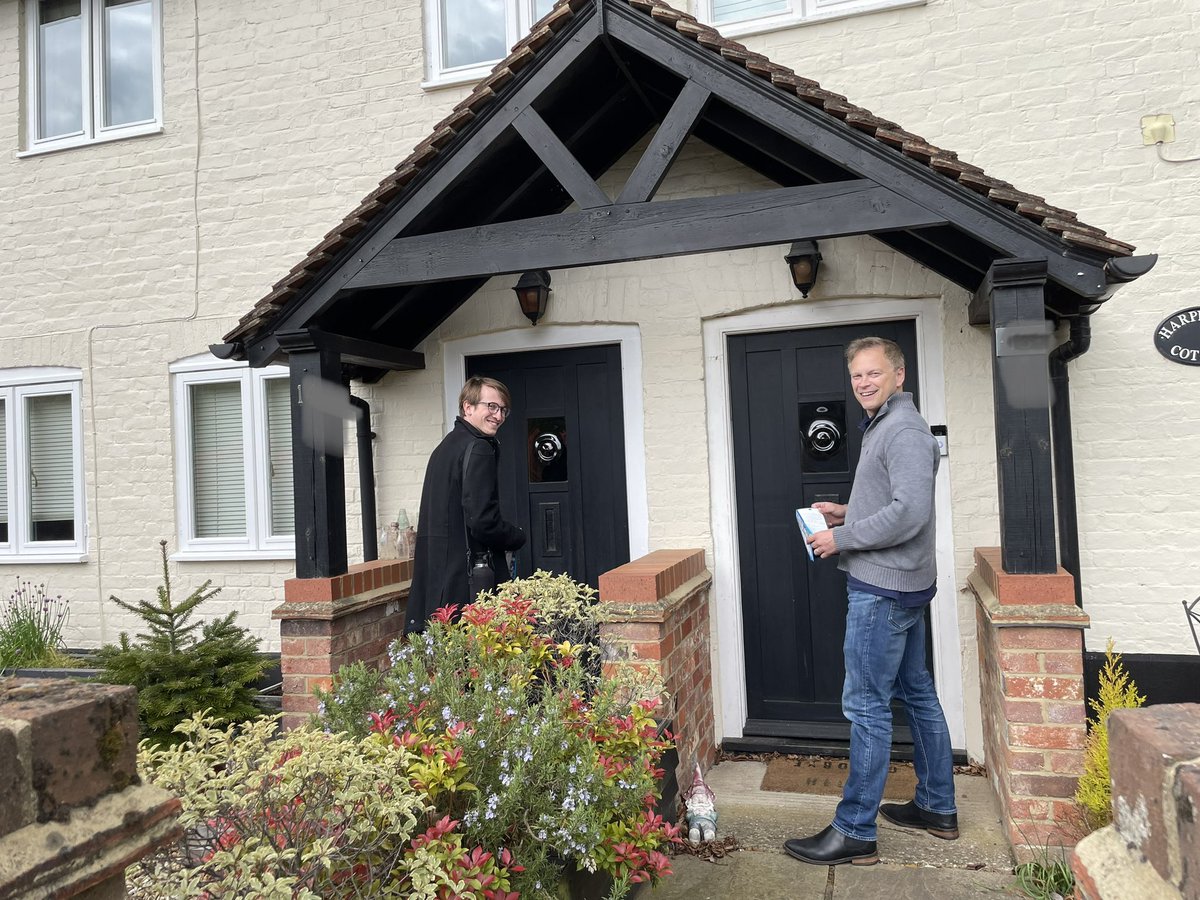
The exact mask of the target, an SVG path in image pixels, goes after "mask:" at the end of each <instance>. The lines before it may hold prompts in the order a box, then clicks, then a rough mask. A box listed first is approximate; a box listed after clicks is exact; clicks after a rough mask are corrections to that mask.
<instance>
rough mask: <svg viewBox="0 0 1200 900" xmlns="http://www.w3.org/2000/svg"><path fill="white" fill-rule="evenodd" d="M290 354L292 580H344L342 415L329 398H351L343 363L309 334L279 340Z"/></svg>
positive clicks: (346, 401) (284, 336)
mask: <svg viewBox="0 0 1200 900" xmlns="http://www.w3.org/2000/svg"><path fill="white" fill-rule="evenodd" d="M280 339H281V342H282V343H283V344H284V345H286V349H287V351H288V369H289V375H290V393H291V412H292V497H293V501H294V503H295V517H296V577H297V578H329V577H332V576H334V575H344V574H345V573H346V571H347V568H348V558H347V553H346V479H345V460H344V457H345V447H344V444H343V437H342V435H343V431H342V423H343V420H342V418H341V416H339V415H337V414H336V412H334V411H333V409H331V406H333V405H334V404H331V403H330V402H329V401H330V399H331V398H334V399H335V403H336V400H337V399H340V397H341V395H345V405H346V406H347V407H349V404H350V396H349V391H348V390H347V388H346V386H345V385H344V384H343V383H342V361H341V358H340V357H339V355H338V354H337V353H336V352H334V351H331V350H322V349H318V348H317V347H316V346H315V345H314V344H313V342H312V339H311V336H310V335H308V334H307V333H303V332H301V333H296V332H293V333H290V334H287V335H281V336H280Z"/></svg>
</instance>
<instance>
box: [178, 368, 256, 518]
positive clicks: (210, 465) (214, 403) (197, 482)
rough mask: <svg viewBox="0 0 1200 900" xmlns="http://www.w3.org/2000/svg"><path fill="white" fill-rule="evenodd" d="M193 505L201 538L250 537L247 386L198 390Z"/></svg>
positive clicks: (220, 385) (231, 384)
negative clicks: (245, 451)
mask: <svg viewBox="0 0 1200 900" xmlns="http://www.w3.org/2000/svg"><path fill="white" fill-rule="evenodd" d="M190 391H191V408H192V505H193V510H194V522H193V526H194V528H195V535H196V537H202V538H203V537H241V536H244V535H245V534H246V472H245V465H244V458H243V454H242V386H241V383H240V382H236V381H228V382H218V383H215V384H193V385H192V386H191V388H190Z"/></svg>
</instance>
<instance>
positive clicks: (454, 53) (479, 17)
mask: <svg viewBox="0 0 1200 900" xmlns="http://www.w3.org/2000/svg"><path fill="white" fill-rule="evenodd" d="M441 4H442V65H443V66H444V67H445V68H447V69H453V68H456V67H458V66H469V65H472V64H474V63H481V62H489V61H491V60H493V59H501V58H502V57H503V56H504V55H505V44H506V43H507V42H506V40H505V33H504V0H441Z"/></svg>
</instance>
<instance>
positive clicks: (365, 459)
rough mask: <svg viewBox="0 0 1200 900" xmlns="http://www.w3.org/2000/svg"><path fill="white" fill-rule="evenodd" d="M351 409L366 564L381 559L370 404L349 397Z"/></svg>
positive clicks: (364, 560) (359, 398)
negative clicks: (355, 413) (376, 531)
mask: <svg viewBox="0 0 1200 900" xmlns="http://www.w3.org/2000/svg"><path fill="white" fill-rule="evenodd" d="M350 403H351V405H352V406H353V407H354V408H355V409H356V410H358V415H357V416H356V417H355V422H354V425H355V428H354V430H355V436H356V437H357V438H358V492H359V494H361V495H362V539H363V562H368V561H370V560H372V559H379V542H378V536H377V535H376V534H375V524H376V523H375V457H374V455H373V454H372V452H371V441H372V439H373V438H374V437H375V433H374V432H373V431H371V404H369V403H368V402H367V401H366V400H364V399H363V398H362V397H355V396H354V395H353V394H351V395H350Z"/></svg>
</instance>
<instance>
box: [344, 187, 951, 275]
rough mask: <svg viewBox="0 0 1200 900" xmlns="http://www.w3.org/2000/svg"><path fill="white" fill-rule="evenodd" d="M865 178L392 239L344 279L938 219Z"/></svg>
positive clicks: (754, 243)
mask: <svg viewBox="0 0 1200 900" xmlns="http://www.w3.org/2000/svg"><path fill="white" fill-rule="evenodd" d="M943 223H944V220H943V219H942V218H941V217H940V216H938V215H937V214H936V213H931V212H930V211H929V210H927V209H925V208H923V207H921V206H919V205H917V204H915V203H912V202H910V201H908V200H906V199H904V198H903V197H900V196H898V195H896V194H894V193H892V192H891V191H889V190H888V189H887V188H883V187H879V186H878V185H875V184H872V183H870V182H868V181H861V180H855V181H844V182H837V183H835V184H815V185H806V186H803V187H793V188H778V189H776V190H770V191H752V192H747V193H743V194H733V195H728V196H719V197H695V198H688V199H684V200H664V201H660V202H657V203H627V204H615V205H613V206H607V207H603V208H601V209H594V210H590V211H584V212H566V213H560V214H558V215H555V216H539V217H537V218H533V219H525V220H523V221H517V222H501V223H497V224H494V225H480V226H476V227H472V228H462V229H458V230H454V231H443V232H439V233H437V234H426V235H416V236H413V237H406V238H397V239H396V240H394V241H392V242H391V244H389V245H388V246H387V247H386V248H384V249H383V250H381V251H380V252H379V254H378V255H376V257H375V258H374V259H373V260H372V261H371V262H370V263H368V264H366V265H365V266H363V267H362V268H361V269H360V270H359V272H358V274H357V275H355V276H354V278H353V279H351V280H350V282H349V283H348V284H347V287H349V288H351V289H362V288H370V287H381V286H384V285H391V284H426V283H429V282H437V281H453V280H457V279H461V278H470V277H475V276H492V275H504V274H508V273H513V272H524V271H526V270H528V269H567V268H573V267H576V266H591V265H601V264H604V263H612V262H624V261H630V260H639V259H658V258H661V257H666V256H681V255H684V254H689V253H704V252H709V251H714V250H735V249H740V248H743V247H759V246H763V245H768V244H783V243H788V242H790V241H795V240H805V239H814V240H815V239H821V238H831V237H841V236H844V235H848V234H871V233H876V232H884V231H898V230H903V229H908V228H922V227H928V226H931V225H939V224H943Z"/></svg>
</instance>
